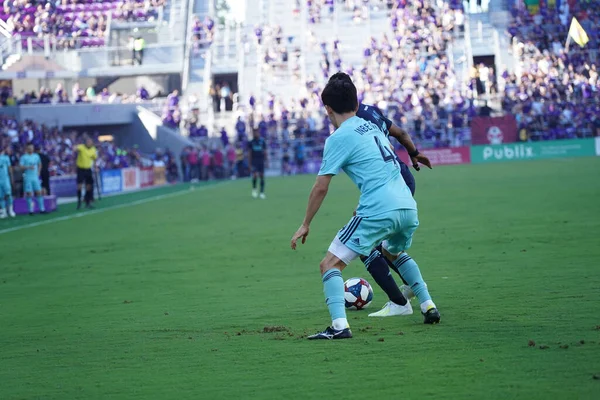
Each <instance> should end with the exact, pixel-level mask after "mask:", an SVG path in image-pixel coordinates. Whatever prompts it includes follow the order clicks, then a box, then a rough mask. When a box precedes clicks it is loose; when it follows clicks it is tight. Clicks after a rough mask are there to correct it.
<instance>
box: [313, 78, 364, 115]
mask: <svg viewBox="0 0 600 400" xmlns="http://www.w3.org/2000/svg"><path fill="white" fill-rule="evenodd" d="M321 101H323V104H324V105H326V106H329V107H331V108H332V109H333V111H335V112H336V113H338V114H343V113H349V112H354V111H356V110H357V109H358V96H357V94H356V86H354V83H353V82H352V79H350V77H349V76H348V74H345V73H343V72H338V73H336V74H333V75H332V76H331V78H329V82H327V85H325V89H323V92H321Z"/></svg>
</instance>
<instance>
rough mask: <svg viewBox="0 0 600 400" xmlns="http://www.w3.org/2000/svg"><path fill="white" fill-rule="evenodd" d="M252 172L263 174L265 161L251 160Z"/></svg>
mask: <svg viewBox="0 0 600 400" xmlns="http://www.w3.org/2000/svg"><path fill="white" fill-rule="evenodd" d="M252 173H253V174H254V173H256V174H264V173H265V163H264V162H262V161H259V162H252Z"/></svg>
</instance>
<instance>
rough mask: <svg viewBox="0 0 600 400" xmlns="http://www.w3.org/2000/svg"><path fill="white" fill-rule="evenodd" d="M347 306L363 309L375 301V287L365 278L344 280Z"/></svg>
mask: <svg viewBox="0 0 600 400" xmlns="http://www.w3.org/2000/svg"><path fill="white" fill-rule="evenodd" d="M344 300H346V308H351V309H354V310H362V309H363V308H367V307H368V306H369V304H371V301H373V289H372V288H371V285H369V282H367V281H366V280H364V279H363V278H350V279H348V280H347V281H346V282H344Z"/></svg>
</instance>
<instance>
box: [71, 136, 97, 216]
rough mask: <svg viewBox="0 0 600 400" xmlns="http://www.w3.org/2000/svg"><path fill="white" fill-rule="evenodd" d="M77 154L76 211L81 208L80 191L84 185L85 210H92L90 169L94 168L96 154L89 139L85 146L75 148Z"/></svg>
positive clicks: (92, 193)
mask: <svg viewBox="0 0 600 400" xmlns="http://www.w3.org/2000/svg"><path fill="white" fill-rule="evenodd" d="M75 151H76V152H77V160H76V165H77V209H78V210H79V209H80V208H81V194H82V193H81V190H82V189H83V185H84V184H85V206H86V208H90V209H92V208H94V207H93V206H92V203H93V202H94V174H93V172H92V168H96V159H97V158H98V152H97V151H96V147H94V142H93V141H92V139H91V138H89V137H86V139H85V144H79V145H77V147H75Z"/></svg>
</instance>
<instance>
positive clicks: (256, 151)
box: [248, 130, 267, 199]
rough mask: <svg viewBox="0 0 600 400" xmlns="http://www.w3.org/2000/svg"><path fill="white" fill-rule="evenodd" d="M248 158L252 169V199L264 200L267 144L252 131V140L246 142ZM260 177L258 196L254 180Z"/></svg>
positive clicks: (255, 131)
mask: <svg viewBox="0 0 600 400" xmlns="http://www.w3.org/2000/svg"><path fill="white" fill-rule="evenodd" d="M248 157H249V159H250V160H249V161H250V168H251V169H252V197H254V198H257V197H259V196H260V198H261V199H266V198H267V197H266V196H265V163H266V162H267V142H266V141H265V139H263V138H262V137H260V134H259V132H258V130H254V133H253V135H252V140H251V141H250V142H248ZM258 177H260V195H259V193H258V191H257V190H256V180H257V179H258Z"/></svg>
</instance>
